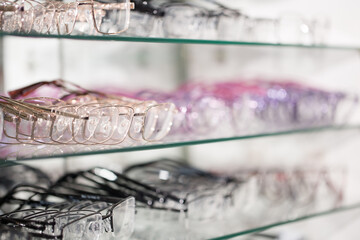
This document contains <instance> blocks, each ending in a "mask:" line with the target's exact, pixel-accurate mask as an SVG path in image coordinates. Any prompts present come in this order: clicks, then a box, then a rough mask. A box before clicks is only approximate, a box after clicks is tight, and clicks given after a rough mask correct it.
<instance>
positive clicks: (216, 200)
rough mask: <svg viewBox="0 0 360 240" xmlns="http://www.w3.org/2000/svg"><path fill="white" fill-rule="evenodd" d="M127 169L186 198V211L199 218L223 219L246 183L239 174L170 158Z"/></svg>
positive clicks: (141, 179) (157, 186)
mask: <svg viewBox="0 0 360 240" xmlns="http://www.w3.org/2000/svg"><path fill="white" fill-rule="evenodd" d="M124 173H125V174H126V175H127V176H129V177H131V178H133V179H136V180H138V181H141V182H143V183H147V184H150V185H151V186H155V187H156V188H158V189H161V190H163V191H167V192H170V193H172V194H173V195H175V196H179V197H182V198H184V199H186V202H185V203H186V207H187V212H186V215H187V217H188V218H189V219H191V220H196V221H200V220H201V221H202V220H209V219H215V218H216V219H221V217H222V216H224V215H226V214H227V212H228V211H229V210H230V209H231V206H232V203H233V200H234V199H233V197H234V191H236V189H237V188H239V187H240V186H241V184H242V182H241V181H237V179H235V178H231V177H221V176H217V175H214V174H211V173H208V172H205V171H201V170H199V169H196V168H193V167H190V166H189V165H187V164H184V163H181V162H179V161H174V160H170V159H161V160H158V161H153V162H149V163H145V164H140V165H133V166H130V167H129V168H127V169H125V170H124ZM139 176H143V177H142V178H140V177H139Z"/></svg>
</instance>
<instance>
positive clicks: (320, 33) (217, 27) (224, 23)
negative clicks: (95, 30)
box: [125, 0, 330, 44]
mask: <svg viewBox="0 0 360 240" xmlns="http://www.w3.org/2000/svg"><path fill="white" fill-rule="evenodd" d="M134 3H135V5H136V9H135V11H133V12H132V13H131V23H130V27H129V29H128V31H127V32H126V33H125V34H126V35H129V36H134V35H135V36H142V37H149V36H150V37H168V38H189V39H212V40H230V41H231V40H232V41H256V42H258V41H259V42H271V43H291V44H324V43H325V40H326V36H327V34H328V32H329V28H330V23H329V20H328V19H327V18H326V17H324V16H314V17H312V18H307V17H304V16H303V15H301V14H298V13H296V12H284V13H281V14H280V15H279V16H277V17H273V18H264V17H256V16H253V15H249V14H247V13H246V12H245V13H244V12H243V11H242V10H239V9H235V8H231V7H228V6H231V4H232V3H225V2H224V1H222V3H219V2H218V1H215V0H211V1H208V0H167V1H163V0H146V1H143V0H134ZM226 5H228V6H226Z"/></svg>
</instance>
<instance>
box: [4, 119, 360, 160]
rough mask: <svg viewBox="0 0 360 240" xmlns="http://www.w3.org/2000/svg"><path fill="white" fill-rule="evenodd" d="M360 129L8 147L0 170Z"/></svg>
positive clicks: (343, 128) (311, 129)
mask: <svg viewBox="0 0 360 240" xmlns="http://www.w3.org/2000/svg"><path fill="white" fill-rule="evenodd" d="M357 129H360V126H358V125H351V126H322V127H312V128H303V129H295V130H286V131H276V132H267V133H257V134H251V135H243V136H232V137H222V138H204V137H203V138H198V139H194V138H191V139H182V140H179V139H177V140H176V139H174V140H167V141H166V142H162V143H141V142H139V143H134V141H131V142H130V141H129V142H126V141H124V142H123V143H121V145H111V146H110V145H78V144H67V145H49V144H48V145H44V144H37V145H35V144H33V145H32V144H9V145H4V144H2V145H0V166H1V165H2V164H4V163H6V162H8V161H9V160H31V159H45V158H63V157H75V156H84V155H94V154H104V153H119V152H132V151H142V150H154V149H163V148H173V147H182V146H191V145H199V144H207V143H216V142H227V141H234V140H242V139H252V138H262V137H272V136H281V135H291V134H300V133H311V132H323V131H344V130H357Z"/></svg>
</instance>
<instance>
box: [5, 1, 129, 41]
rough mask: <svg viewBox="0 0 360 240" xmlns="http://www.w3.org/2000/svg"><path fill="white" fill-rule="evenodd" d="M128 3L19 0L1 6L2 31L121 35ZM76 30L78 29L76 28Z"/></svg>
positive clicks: (127, 12) (126, 25)
mask: <svg viewBox="0 0 360 240" xmlns="http://www.w3.org/2000/svg"><path fill="white" fill-rule="evenodd" d="M134 7H135V5H134V3H132V2H130V0H121V1H118V2H117V3H101V2H96V1H94V0H89V1H86V0H85V1H76V2H69V3H63V2H58V1H50V0H48V1H43V2H39V1H34V0H18V1H6V2H3V3H2V5H0V14H1V21H0V23H1V25H0V27H1V30H2V31H6V32H25V33H29V32H30V31H31V30H33V31H35V32H38V33H43V34H45V33H51V34H53V33H57V34H61V35H64V34H71V33H73V31H74V29H75V31H78V32H79V31H80V32H82V33H86V34H94V33H100V34H105V35H113V34H120V33H122V32H124V31H126V30H127V29H128V27H129V23H130V10H131V9H134ZM78 26H79V27H78Z"/></svg>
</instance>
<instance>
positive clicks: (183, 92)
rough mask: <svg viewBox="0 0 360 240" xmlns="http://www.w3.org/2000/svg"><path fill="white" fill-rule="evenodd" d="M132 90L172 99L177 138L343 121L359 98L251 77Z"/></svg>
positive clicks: (284, 128)
mask: <svg viewBox="0 0 360 240" xmlns="http://www.w3.org/2000/svg"><path fill="white" fill-rule="evenodd" d="M120 92H121V91H120ZM114 93H115V92H114ZM115 94H116V93H115ZM132 94H133V96H136V97H140V98H142V99H155V100H157V101H159V102H161V101H164V102H174V103H175V104H176V105H177V107H178V108H179V109H180V111H179V112H178V114H177V116H176V117H175V119H174V126H173V128H172V132H171V133H170V135H175V136H177V137H179V138H180V137H181V136H182V135H184V132H186V133H187V134H192V133H193V134H194V137H196V136H197V135H201V136H206V137H212V136H214V137H221V136H233V134H234V133H236V134H237V135H239V134H241V135H243V134H256V133H259V132H269V131H270V132H271V131H279V130H289V129H295V128H306V127H314V126H329V125H332V124H343V123H345V122H348V121H349V119H350V118H351V115H352V113H353V112H354V107H355V106H357V104H358V96H356V95H352V94H345V93H342V92H328V91H324V90H320V89H316V88H312V87H308V86H303V85H299V84H294V83H289V82H285V83H281V82H278V81H270V82H266V81H261V80H256V79H255V80H254V81H251V82H250V81H231V82H222V83H214V84H205V83H196V84H187V85H184V86H182V87H180V88H179V89H177V90H176V91H174V92H171V93H161V92H156V91H152V90H141V91H138V92H135V93H132ZM192 137H193V136H191V138H192Z"/></svg>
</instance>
